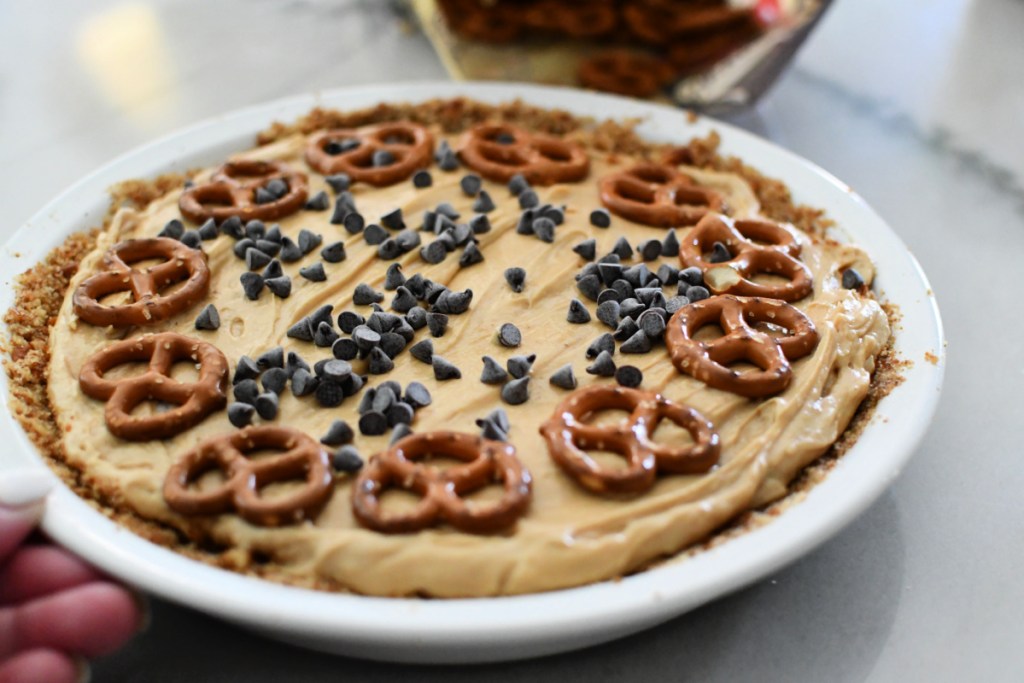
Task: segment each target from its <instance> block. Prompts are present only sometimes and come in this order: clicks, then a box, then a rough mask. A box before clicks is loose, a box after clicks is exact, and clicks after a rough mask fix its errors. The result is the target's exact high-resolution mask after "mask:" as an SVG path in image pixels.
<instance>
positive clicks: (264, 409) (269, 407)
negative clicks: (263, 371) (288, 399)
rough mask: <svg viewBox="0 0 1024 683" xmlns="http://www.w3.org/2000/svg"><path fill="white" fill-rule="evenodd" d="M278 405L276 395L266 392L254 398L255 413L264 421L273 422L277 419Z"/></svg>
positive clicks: (278, 400)
mask: <svg viewBox="0 0 1024 683" xmlns="http://www.w3.org/2000/svg"><path fill="white" fill-rule="evenodd" d="M279 404H280V399H278V397H277V394H275V393H273V392H267V393H265V394H260V395H259V396H257V397H256V413H257V414H258V415H259V416H260V417H262V418H263V419H264V420H273V419H274V418H276V417H277V411H278V407H279Z"/></svg>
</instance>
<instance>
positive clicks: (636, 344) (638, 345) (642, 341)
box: [619, 330, 651, 353]
mask: <svg viewBox="0 0 1024 683" xmlns="http://www.w3.org/2000/svg"><path fill="white" fill-rule="evenodd" d="M650 350H651V338H650V337H648V336H647V334H646V333H645V332H644V331H643V330H637V331H636V332H635V333H634V334H633V336H632V337H630V338H629V339H627V340H626V341H624V342H622V346H620V347H619V351H621V352H622V353H647V352H648V351H650Z"/></svg>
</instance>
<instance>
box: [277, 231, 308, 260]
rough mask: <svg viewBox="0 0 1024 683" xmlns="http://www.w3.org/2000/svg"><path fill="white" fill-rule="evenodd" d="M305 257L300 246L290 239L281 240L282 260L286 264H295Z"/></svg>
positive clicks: (283, 238)
mask: <svg viewBox="0 0 1024 683" xmlns="http://www.w3.org/2000/svg"><path fill="white" fill-rule="evenodd" d="M302 256H303V254H302V250H301V249H299V245H297V244H295V242H293V241H292V239H291V238H290V237H282V238H281V260H282V261H284V262H285V263H295V262H296V261H298V260H299V259H301V258H302Z"/></svg>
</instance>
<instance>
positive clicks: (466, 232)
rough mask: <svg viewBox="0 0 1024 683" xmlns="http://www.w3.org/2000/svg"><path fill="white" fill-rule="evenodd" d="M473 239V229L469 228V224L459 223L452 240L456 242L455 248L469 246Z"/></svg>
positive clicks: (453, 231) (453, 232)
mask: <svg viewBox="0 0 1024 683" xmlns="http://www.w3.org/2000/svg"><path fill="white" fill-rule="evenodd" d="M472 238H473V229H472V228H470V227H469V224H468V223H459V224H458V225H456V226H455V228H454V230H452V239H453V240H454V241H455V246H457V247H464V246H466V245H467V244H469V241H470V240H471V239H472Z"/></svg>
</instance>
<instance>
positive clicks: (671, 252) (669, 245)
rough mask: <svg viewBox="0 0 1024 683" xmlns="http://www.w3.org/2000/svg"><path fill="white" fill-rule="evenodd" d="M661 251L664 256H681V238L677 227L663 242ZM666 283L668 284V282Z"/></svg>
mask: <svg viewBox="0 0 1024 683" xmlns="http://www.w3.org/2000/svg"><path fill="white" fill-rule="evenodd" d="M661 253H662V254H663V255H664V256H679V238H678V237H677V236H676V229H675V228H672V229H671V230H669V231H668V234H667V235H665V239H664V240H662V242H661ZM665 284H668V283H667V282H666V283H665Z"/></svg>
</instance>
